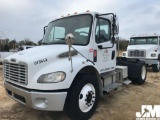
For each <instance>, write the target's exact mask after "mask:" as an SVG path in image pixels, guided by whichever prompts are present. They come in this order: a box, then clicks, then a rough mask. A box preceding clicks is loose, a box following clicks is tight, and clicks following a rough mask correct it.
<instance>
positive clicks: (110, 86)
mask: <svg viewBox="0 0 160 120" xmlns="http://www.w3.org/2000/svg"><path fill="white" fill-rule="evenodd" d="M121 85H122V83H117V82H115V83H112V84H109V85H107V86H105V87H104V88H103V91H105V92H107V93H109V92H110V91H112V90H114V89H116V88H118V87H119V86H121Z"/></svg>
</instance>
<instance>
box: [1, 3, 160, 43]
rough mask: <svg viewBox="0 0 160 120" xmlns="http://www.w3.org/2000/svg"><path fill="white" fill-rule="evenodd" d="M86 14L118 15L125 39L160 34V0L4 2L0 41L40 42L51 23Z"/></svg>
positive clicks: (120, 34) (121, 31)
mask: <svg viewBox="0 0 160 120" xmlns="http://www.w3.org/2000/svg"><path fill="white" fill-rule="evenodd" d="M86 10H90V11H96V12H100V13H109V12H113V13H116V14H117V16H118V17H119V25H120V26H119V27H120V33H119V36H120V37H122V38H129V37H130V36H132V35H133V34H137V35H139V34H154V33H158V34H160V0H0V38H2V37H3V35H2V33H1V31H3V33H4V34H5V35H6V37H7V38H9V39H10V40H12V39H16V40H17V41H20V40H23V39H24V38H29V39H30V40H32V41H34V42H37V41H39V40H40V39H42V36H43V27H44V26H46V25H47V24H48V23H49V22H50V21H52V20H54V19H55V18H59V17H61V16H62V15H67V14H73V13H74V12H78V13H80V12H85V11H86Z"/></svg>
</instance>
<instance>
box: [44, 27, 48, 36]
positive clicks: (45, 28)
mask: <svg viewBox="0 0 160 120" xmlns="http://www.w3.org/2000/svg"><path fill="white" fill-rule="evenodd" d="M47 28H48V26H44V28H43V30H44V35H45V33H46V30H47Z"/></svg>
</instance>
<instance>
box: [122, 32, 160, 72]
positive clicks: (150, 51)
mask: <svg viewBox="0 0 160 120" xmlns="http://www.w3.org/2000/svg"><path fill="white" fill-rule="evenodd" d="M122 56H123V57H126V58H131V59H139V60H141V61H144V62H145V63H146V65H147V66H148V67H150V66H151V67H152V70H153V71H154V72H158V71H159V69H160V63H159V62H160V36H159V35H144V36H132V37H131V38H130V42H129V45H128V47H127V51H125V52H123V53H122Z"/></svg>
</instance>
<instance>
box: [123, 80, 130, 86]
mask: <svg viewBox="0 0 160 120" xmlns="http://www.w3.org/2000/svg"><path fill="white" fill-rule="evenodd" d="M131 82H132V81H130V80H128V79H127V80H124V81H123V85H129V84H130V83H131Z"/></svg>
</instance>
